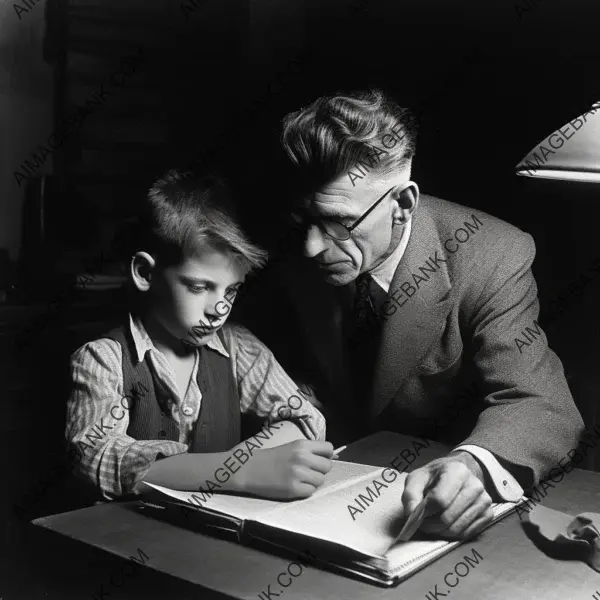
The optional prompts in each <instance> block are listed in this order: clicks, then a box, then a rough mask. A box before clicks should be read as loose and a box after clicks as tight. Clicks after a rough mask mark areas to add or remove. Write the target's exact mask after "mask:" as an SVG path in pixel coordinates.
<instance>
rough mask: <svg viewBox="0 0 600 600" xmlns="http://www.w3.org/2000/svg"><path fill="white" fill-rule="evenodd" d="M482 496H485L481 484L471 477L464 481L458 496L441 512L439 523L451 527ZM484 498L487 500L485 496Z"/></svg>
mask: <svg viewBox="0 0 600 600" xmlns="http://www.w3.org/2000/svg"><path fill="white" fill-rule="evenodd" d="M483 494H485V488H484V486H483V483H482V482H481V481H479V479H477V478H476V477H475V476H473V475H471V476H470V477H468V478H467V480H466V481H463V485H462V487H461V488H460V490H459V492H458V494H457V495H456V496H455V498H454V500H452V502H451V503H450V504H449V505H448V506H447V507H446V509H445V510H444V511H443V513H442V515H441V517H440V519H441V521H442V522H443V523H445V524H446V525H447V526H451V525H453V524H454V523H455V522H456V521H457V519H459V518H460V517H461V516H462V515H463V514H465V511H467V509H469V508H470V507H471V506H472V505H473V504H474V503H475V502H476V501H477V500H478V499H479V497H480V496H481V495H483ZM485 496H487V497H488V498H489V496H488V495H487V494H485ZM490 504H491V500H490Z"/></svg>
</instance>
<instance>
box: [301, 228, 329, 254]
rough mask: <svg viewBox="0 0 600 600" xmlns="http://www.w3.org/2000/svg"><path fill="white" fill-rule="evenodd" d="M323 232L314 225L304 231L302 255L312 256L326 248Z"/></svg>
mask: <svg viewBox="0 0 600 600" xmlns="http://www.w3.org/2000/svg"><path fill="white" fill-rule="evenodd" d="M323 237H324V236H323V233H322V232H321V230H320V229H319V228H318V227H317V226H316V225H311V226H310V227H309V228H308V229H307V231H306V239H305V240H304V256H306V257H307V258H314V257H315V256H317V255H318V254H321V252H323V251H324V250H326V249H327V246H326V245H325V240H324V239H323Z"/></svg>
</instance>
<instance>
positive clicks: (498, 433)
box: [284, 194, 583, 488]
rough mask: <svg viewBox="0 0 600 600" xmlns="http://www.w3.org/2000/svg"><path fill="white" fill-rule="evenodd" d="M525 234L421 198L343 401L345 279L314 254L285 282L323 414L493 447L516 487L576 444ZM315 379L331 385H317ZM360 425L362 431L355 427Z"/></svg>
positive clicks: (575, 422)
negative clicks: (371, 367)
mask: <svg viewBox="0 0 600 600" xmlns="http://www.w3.org/2000/svg"><path fill="white" fill-rule="evenodd" d="M534 257H535V244H534V241H533V238H532V237H531V236H530V235H529V234H527V233H524V232H523V231H521V230H519V229H518V228H516V227H514V226H512V225H510V224H508V223H506V222H504V221H502V220H500V219H497V218H495V217H493V216H491V215H488V214H486V213H484V212H482V211H479V210H475V209H472V208H467V207H465V206H461V205H458V204H454V203H452V202H448V201H444V200H441V199H439V198H434V197H431V196H427V195H424V194H423V195H421V199H420V202H419V205H418V207H417V209H416V211H415V213H414V215H413V222H412V232H411V237H410V240H409V243H408V246H407V248H406V251H405V253H404V256H403V257H402V260H401V261H400V264H399V266H398V268H397V269H396V272H395V275H394V278H393V281H392V284H391V286H390V289H389V292H388V298H387V300H386V301H385V303H383V304H382V305H381V308H382V310H383V312H384V317H383V323H382V333H381V338H380V342H379V349H378V353H377V357H376V365H375V372H374V378H373V382H372V385H371V387H370V394H369V395H368V397H367V398H362V399H359V401H358V404H356V403H355V402H354V403H353V402H351V401H350V400H349V399H350V398H351V397H352V390H351V389H350V388H351V385H350V384H349V378H348V371H347V368H348V367H347V362H346V361H347V358H346V354H345V349H344V348H345V346H344V343H343V334H342V320H343V319H342V314H343V303H344V300H345V295H346V294H347V293H348V290H347V289H346V288H347V287H348V286H342V287H336V286H332V285H329V284H327V283H325V282H324V281H323V279H322V277H320V276H319V274H318V273H317V272H316V270H315V269H314V268H313V266H312V264H309V263H310V261H303V262H301V261H299V265H297V268H294V270H293V271H291V270H290V271H288V273H289V274H288V275H287V276H285V275H284V277H286V279H287V281H286V284H285V285H286V287H287V289H288V292H289V294H290V298H291V302H292V305H293V307H294V308H293V310H295V311H296V313H297V314H296V317H297V319H298V320H299V322H300V324H301V327H300V331H301V336H302V337H303V338H304V339H303V340H302V342H303V348H304V349H305V351H306V352H309V353H311V354H312V355H313V356H312V357H311V364H317V365H318V367H319V369H320V370H321V374H320V378H319V379H320V381H321V382H324V383H322V384H321V390H320V389H319V388H317V390H316V391H317V396H318V397H319V398H320V399H321V398H322V399H326V400H325V402H326V403H327V405H328V406H327V415H328V427H329V426H330V424H331V425H333V423H331V420H332V419H333V420H334V421H335V419H336V418H338V417H340V418H342V417H343V416H345V415H347V414H348V413H353V414H354V415H355V416H356V419H355V421H356V422H360V423H365V424H368V430H369V431H372V430H380V429H385V430H391V431H398V432H400V433H407V434H412V435H422V436H426V437H429V438H431V439H437V440H439V441H443V442H445V443H449V444H456V445H457V444H460V443H463V444H476V445H478V446H481V447H483V448H486V449H487V450H489V451H490V452H492V453H493V454H494V455H495V456H496V457H497V458H498V459H499V460H500V462H501V464H503V465H504V466H505V467H506V468H508V469H509V470H510V471H511V472H512V473H513V474H514V475H515V476H516V477H517V479H518V480H519V482H520V483H521V484H522V485H523V486H524V487H526V488H527V487H529V486H530V485H531V484H532V483H537V482H538V481H539V479H540V477H542V476H543V475H544V474H545V473H547V472H548V471H549V470H550V468H551V467H553V466H554V465H556V463H557V462H558V461H559V460H560V459H562V458H563V457H564V456H565V455H566V454H567V452H568V451H569V450H570V449H572V448H574V447H576V445H577V442H578V439H579V436H580V434H581V432H582V430H583V422H582V419H581V416H580V414H579V411H578V410H577V408H576V406H575V404H574V402H573V399H572V396H571V393H570V391H569V388H568V385H567V382H566V379H565V376H564V372H563V367H562V363H561V362H560V360H559V358H558V357H557V356H556V354H555V353H554V352H553V351H552V350H551V349H550V348H549V347H548V342H547V339H546V336H545V334H544V332H543V331H542V330H541V328H540V327H539V325H538V323H537V319H538V314H539V302H538V298H537V286H536V283H535V280H534V278H533V275H532V272H531V265H532V263H533V260H534ZM323 388H328V392H325V390H324V389H323ZM366 432H367V431H363V432H361V433H362V434H364V433H366Z"/></svg>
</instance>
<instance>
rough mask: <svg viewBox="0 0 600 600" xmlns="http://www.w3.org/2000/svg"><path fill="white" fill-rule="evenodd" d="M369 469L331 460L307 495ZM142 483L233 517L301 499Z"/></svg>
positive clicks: (191, 505)
mask: <svg viewBox="0 0 600 600" xmlns="http://www.w3.org/2000/svg"><path fill="white" fill-rule="evenodd" d="M373 469H376V467H372V466H369V465H360V464H356V463H348V462H344V461H341V460H336V461H334V462H333V467H332V469H331V471H329V473H327V475H326V477H325V483H324V484H323V485H322V486H321V487H320V488H318V489H317V490H316V491H315V493H314V494H313V495H312V496H311V498H319V497H321V496H323V495H325V494H328V493H330V492H332V491H335V490H336V489H338V488H339V487H340V486H344V485H346V484H347V483H348V481H349V480H352V479H353V478H356V477H360V476H363V475H365V473H369V472H372V471H373ZM144 483H145V484H146V485H148V486H150V487H152V488H154V489H155V490H158V491H159V492H161V493H162V494H165V495H166V496H169V497H170V498H173V499H174V500H179V501H180V502H183V503H184V504H186V506H189V508H196V509H210V510H214V511H217V512H220V513H223V514H225V515H228V516H232V517H235V518H237V519H250V518H254V519H256V518H257V517H258V516H259V515H260V514H262V513H264V512H265V511H269V510H273V509H276V508H279V507H280V506H286V505H290V504H294V505H296V504H297V503H298V502H303V500H298V501H281V500H267V499H264V498H256V497H253V496H240V495H237V494H224V493H218V492H216V491H215V492H213V493H212V494H209V492H200V491H198V492H181V491H178V490H173V489H170V488H166V487H163V486H161V485H155V484H153V483H147V482H144Z"/></svg>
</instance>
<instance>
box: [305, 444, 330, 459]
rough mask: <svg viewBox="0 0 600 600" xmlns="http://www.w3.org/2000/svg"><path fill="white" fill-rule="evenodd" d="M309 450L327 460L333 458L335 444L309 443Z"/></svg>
mask: <svg viewBox="0 0 600 600" xmlns="http://www.w3.org/2000/svg"><path fill="white" fill-rule="evenodd" d="M308 444H310V445H309V447H308V450H310V452H312V453H313V454H317V455H318V456H324V457H325V458H331V457H332V456H333V444H332V443H331V442H315V441H309V442H308Z"/></svg>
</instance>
